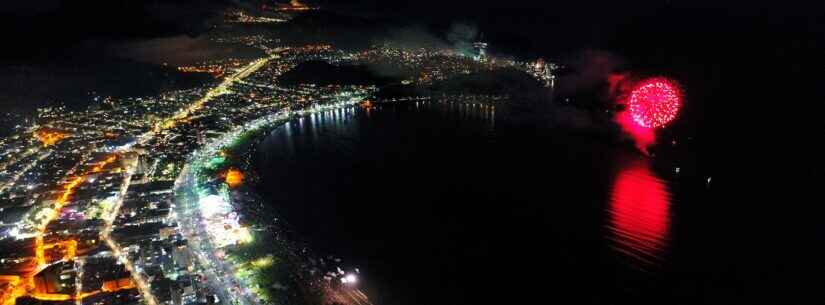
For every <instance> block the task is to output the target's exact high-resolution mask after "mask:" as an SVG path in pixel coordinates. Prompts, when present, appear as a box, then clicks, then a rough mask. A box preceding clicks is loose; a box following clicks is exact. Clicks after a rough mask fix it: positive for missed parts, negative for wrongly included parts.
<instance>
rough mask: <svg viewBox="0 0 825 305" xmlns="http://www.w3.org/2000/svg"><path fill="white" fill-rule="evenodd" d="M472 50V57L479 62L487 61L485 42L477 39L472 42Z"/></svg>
mask: <svg viewBox="0 0 825 305" xmlns="http://www.w3.org/2000/svg"><path fill="white" fill-rule="evenodd" d="M473 50H474V51H475V54H474V55H473V59H475V60H476V61H480V62H486V61H487V43H486V42H482V41H477V42H475V43H473Z"/></svg>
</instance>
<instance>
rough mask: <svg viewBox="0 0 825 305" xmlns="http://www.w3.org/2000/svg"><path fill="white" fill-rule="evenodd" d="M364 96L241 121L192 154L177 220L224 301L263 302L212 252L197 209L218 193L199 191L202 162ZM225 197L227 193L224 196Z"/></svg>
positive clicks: (180, 186)
mask: <svg viewBox="0 0 825 305" xmlns="http://www.w3.org/2000/svg"><path fill="white" fill-rule="evenodd" d="M362 98H363V96H355V97H353V98H352V99H350V100H349V101H347V102H339V103H336V104H332V105H324V106H318V105H316V106H315V107H313V108H312V109H310V110H299V111H289V110H287V111H280V112H277V113H275V114H271V115H268V116H265V117H263V118H259V119H256V120H253V121H251V122H248V123H247V124H244V125H243V126H240V127H238V128H236V129H233V130H232V131H229V132H226V133H224V134H222V135H221V136H219V137H218V138H217V139H214V140H212V141H210V142H208V143H207V144H205V145H203V146H201V148H200V149H198V150H196V151H195V152H194V153H192V154H191V155H190V156H189V158H188V159H187V162H186V164H185V165H184V168H183V169H182V170H181V172H180V174H179V175H178V177H177V179H176V180H175V187H174V194H175V210H176V212H177V214H178V221H179V222H180V227H181V228H182V230H181V233H182V235H183V236H184V237H185V238H186V239H188V240H189V241H190V243H191V244H192V247H190V248H189V249H190V251H192V254H193V255H194V256H195V257H197V261H198V262H199V263H198V268H201V269H202V271H203V272H204V274H205V275H207V278H208V279H209V285H210V286H211V287H212V288H213V290H214V291H216V292H218V293H219V295H220V297H221V298H222V299H223V300H232V302H233V303H234V304H252V305H259V304H262V303H263V302H262V300H261V299H260V296H259V295H257V294H256V293H254V292H253V291H252V290H250V289H249V286H250V285H252V283H247V282H244V281H243V279H240V278H239V277H238V276H237V274H236V272H235V271H236V270H237V267H238V266H236V265H234V264H232V263H231V262H229V261H228V260H226V259H223V258H218V257H216V255H215V252H216V251H215V249H216V247H215V242H214V240H213V238H214V237H213V236H210V235H209V234H208V232H207V230H206V228H205V225H204V221H203V220H204V219H203V215H202V212H201V210H200V201H201V199H203V198H205V197H206V196H216V195H217V196H220V194H216V193H218V192H216V191H215V190H211V191H208V190H202V189H199V187H198V186H199V185H200V184H201V183H203V182H206V181H201V180H202V178H203V177H200V175H201V174H203V165H204V164H205V163H206V162H207V161H208V160H209V159H210V158H212V157H215V156H216V155H218V154H220V152H221V151H222V150H223V149H225V148H227V147H229V146H232V145H233V144H236V141H237V140H239V139H241V138H243V137H244V136H246V135H248V134H250V133H253V132H257V131H262V130H265V129H272V128H276V127H278V126H281V125H282V124H284V123H286V122H288V121H290V120H292V119H294V118H299V117H303V116H306V115H310V114H314V113H316V112H324V111H329V110H335V109H340V108H346V107H352V106H354V105H356V104H358V103H360V102H361V100H362ZM225 197H228V196H225ZM225 200H226V201H227V203H229V204H232V202H231V199H230V198H225Z"/></svg>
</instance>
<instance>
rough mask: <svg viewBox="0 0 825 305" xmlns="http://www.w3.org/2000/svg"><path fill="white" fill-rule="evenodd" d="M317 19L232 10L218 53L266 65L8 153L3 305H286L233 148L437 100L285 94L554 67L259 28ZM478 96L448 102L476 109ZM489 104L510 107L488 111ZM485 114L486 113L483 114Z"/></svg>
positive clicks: (370, 89)
mask: <svg viewBox="0 0 825 305" xmlns="http://www.w3.org/2000/svg"><path fill="white" fill-rule="evenodd" d="M315 9H318V8H316V7H310V6H306V5H303V4H301V3H298V2H296V1H293V3H292V4H291V5H282V6H273V7H271V8H266V10H265V12H266V14H262V13H260V12H247V11H243V10H232V11H229V12H227V13H226V14H225V20H224V21H225V26H226V28H225V29H224V30H225V32H221V30H222V29H220V28H219V29H217V30H216V32H215V33H213V34H212V35H211V38H210V39H211V41H212V42H214V43H218V44H221V43H224V44H241V45H245V46H248V47H254V48H256V49H258V50H261V51H262V52H263V54H265V55H264V56H263V57H261V58H257V59H245V58H222V59H212V60H209V61H205V62H203V63H201V64H198V65H186V66H179V67H175V68H176V69H177V70H178V71H180V72H183V73H207V74H209V75H211V76H212V77H213V78H214V81H213V82H209V83H207V84H205V85H203V86H200V87H197V88H191V89H182V90H174V91H169V92H164V93H162V94H160V95H157V96H142V97H108V96H105V97H99V98H100V103H99V104H98V105H95V106H94V107H89V108H88V109H86V110H82V111H70V110H67V109H65V108H63V107H48V108H42V109H39V110H38V111H37V113H36V116H35V117H34V118H33V119H32V120H27V121H25V122H20V124H19V125H18V126H17V128H15V129H14V133H13V134H12V135H11V136H8V137H6V138H3V139H0V302H2V304H3V305H11V304H39V303H41V302H45V303H50V304H51V303H53V304H77V305H81V304H140V303H142V304H150V305H155V304H169V305H172V304H175V305H180V304H281V303H283V302H284V300H285V299H284V298H283V297H281V296H279V295H278V293H279V291H283V290H284V289H283V288H282V287H281V284H280V282H277V281H274V280H273V279H271V277H270V276H268V275H267V274H266V273H267V272H270V271H271V266H272V265H273V264H279V263H281V262H282V261H283V260H285V259H287V258H284V257H280V256H279V255H273V254H261V255H258V256H254V255H246V254H243V253H242V252H240V251H238V250H237V249H238V247H240V246H243V245H244V244H249V243H254V242H255V240H256V238H257V237H258V233H256V232H257V231H256V229H255V225H254V224H250V223H249V222H247V221H246V220H245V219H244V216H243V215H242V213H239V209H238V207H237V205H238V204H239V203H238V202H235V200H233V196H232V192H233V190H234V189H235V188H236V187H238V186H239V185H241V184H243V182H244V179H245V177H244V172H243V171H242V170H241V169H238V168H235V167H233V166H232V165H231V162H230V160H231V158H232V157H233V156H231V153H230V150H231V147H233V146H235V145H238V143H239V142H241V141H243V140H244V139H245V138H246V136H247V135H248V134H250V133H253V132H255V131H259V130H266V129H267V128H271V127H273V126H276V125H278V124H280V123H283V122H286V121H288V120H292V119H299V118H301V117H306V116H312V115H315V114H316V113H319V112H327V113H331V115H333V116H334V115H341V113H342V111H345V110H346V109H348V108H349V107H373V105H374V104H376V103H381V102H402V101H411V100H424V99H430V98H431V97H430V96H426V95H412V96H392V97H379V96H377V93H378V92H379V90H380V89H381V88H379V86H377V85H369V84H367V85H361V84H357V85H356V84H309V83H303V84H281V83H279V81H280V77H281V76H282V75H283V74H285V73H287V72H289V71H291V70H293V69H294V68H295V67H297V66H299V65H301V64H302V63H306V62H316V61H322V62H325V63H328V64H330V65H332V66H341V65H356V66H357V65H380V64H389V65H393V66H394V67H396V68H397V69H399V70H402V71H403V75H406V76H407V77H405V78H404V79H401V80H400V81H399V84H398V85H404V86H428V85H432V84H433V83H434V82H437V81H440V80H445V79H448V78H450V77H454V76H456V75H469V74H473V73H478V72H483V71H492V70H496V69H505V68H506V69H515V70H518V71H523V72H525V73H526V74H527V75H529V76H531V77H533V78H534V79H536V81H538V82H540V83H541V84H543V85H544V86H546V87H552V86H554V83H555V76H554V75H553V72H554V70H555V69H557V67H556V66H555V65H554V64H552V63H550V62H545V61H544V60H541V59H538V60H535V61H530V62H521V61H516V60H512V59H497V58H494V57H492V56H489V55H488V54H487V53H486V51H485V49H486V47H487V45H486V43H484V42H476V43H474V44H473V48H474V51H473V54H463V53H462V52H458V51H456V50H452V49H448V48H444V49H433V48H418V49H410V48H397V47H393V46H392V45H389V44H376V45H374V46H373V47H371V48H368V49H364V50H361V51H357V52H353V51H345V50H342V49H337V48H336V47H335V46H333V45H329V44H312V45H295V44H293V43H290V42H288V41H284V40H282V39H279V38H278V37H266V36H264V35H261V34H260V33H252V34H238V33H239V31H237V30H232V31H230V30H226V29H233V27H237V26H248V25H250V24H256V25H261V24H263V25H267V26H278V25H279V24H283V23H288V22H290V19H291V18H293V17H294V16H295V15H296V14H300V13H302V12H304V11H310V10H315ZM477 99H478V98H476V97H473V96H465V95H460V96H459V95H455V96H449V97H446V98H442V99H441V100H444V101H450V102H456V101H457V102H459V103H468V104H476V103H478V104H479V105H480V104H481V102H479V101H477ZM485 99H487V100H490V101H499V100H503V99H506V97H503V96H486V97H485ZM485 107H487V105H485ZM315 276H316V278H306V279H305V280H306V281H307V282H313V283H321V284H313V285H310V286H312V287H315V289H317V290H318V291H320V293H321V294H323V295H324V296H323V298H324V300H326V302H329V303H341V304H344V303H346V304H359V305H360V304H371V302H370V301H369V298H368V296H367V295H365V294H364V293H363V292H361V291H360V290H358V289H357V286H355V285H352V284H354V283H355V282H356V281H357V274H356V273H355V272H352V271H344V270H340V269H339V271H338V272H326V273H323V274H315Z"/></svg>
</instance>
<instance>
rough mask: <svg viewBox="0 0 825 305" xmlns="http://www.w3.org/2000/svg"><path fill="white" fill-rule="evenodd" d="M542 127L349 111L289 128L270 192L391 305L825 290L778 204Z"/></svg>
mask: <svg viewBox="0 0 825 305" xmlns="http://www.w3.org/2000/svg"><path fill="white" fill-rule="evenodd" d="M539 126H543V125H541V124H534V123H531V122H521V121H518V120H512V119H496V118H495V115H494V114H493V113H492V111H490V109H488V108H481V109H479V108H468V107H455V106H453V107H445V106H443V105H441V104H437V103H436V102H430V103H423V102H422V103H418V104H415V103H410V104H405V105H395V106H381V107H380V108H378V109H372V110H363V109H354V108H353V109H348V110H338V111H335V112H330V113H325V114H320V115H316V116H314V117H307V118H303V119H300V120H296V121H293V122H291V123H288V124H287V125H285V126H281V127H279V128H277V129H275V130H273V131H272V133H271V134H269V135H268V136H267V138H266V139H264V140H263V141H262V142H261V143H260V144H259V145H258V147H257V148H256V153H255V154H254V156H253V161H254V164H255V165H254V167H255V171H256V172H258V174H259V175H260V176H261V177H260V178H261V179H260V181H259V183H258V185H257V186H256V187H255V188H256V190H257V192H258V193H259V194H260V195H261V196H262V197H263V198H264V199H265V201H266V202H268V203H269V204H271V205H272V207H273V209H272V210H273V211H274V213H277V214H278V215H275V217H278V218H279V219H282V220H283V221H285V222H286V223H287V224H288V226H289V227H290V228H292V229H293V230H294V231H295V232H297V234H298V235H299V236H301V237H302V239H305V241H306V242H308V243H309V244H310V246H311V248H312V249H313V250H314V251H315V252H317V254H318V255H334V256H336V257H341V258H343V260H344V263H345V264H346V265H348V266H351V267H358V268H360V270H361V281H360V282H359V285H360V287H361V288H362V290H364V291H366V292H367V293H368V294H369V295H370V297H371V299H372V300H373V301H374V303H375V304H404V305H413V304H415V305H417V304H536V303H542V304H550V303H561V304H582V303H595V304H624V303H634V304H639V303H651V304H652V303H656V304H697V303H707V304H732V303H738V304H778V303H783V304H784V303H812V302H810V301H811V300H817V295H818V294H817V291H820V289H821V288H822V287H823V286H822V283H823V280H822V278H821V277H819V276H817V274H822V273H821V272H820V271H822V270H823V269H821V266H822V264H821V263H819V261H818V259H816V258H815V257H814V255H813V254H812V253H805V252H801V251H797V250H795V249H797V248H796V247H793V245H794V243H795V239H793V238H792V237H791V238H789V237H788V236H789V235H787V234H785V232H786V231H785V230H786V229H785V228H783V227H782V226H777V225H776V223H773V224H772V223H771V222H770V221H769V220H770V219H771V216H770V212H769V211H767V210H765V209H751V208H748V206H749V205H748V204H747V203H742V202H717V200H714V198H715V197H714V187H715V185H714V184H713V183H711V184H708V183H707V181H706V177H704V176H701V175H695V173H693V174H692V173H691V171H690V170H688V169H686V168H680V173H677V172H676V169H675V166H674V165H673V164H680V163H679V162H678V161H679V160H664V159H663V158H648V157H644V156H642V155H640V154H638V153H637V152H635V151H634V149H633V148H632V145H629V144H628V145H625V144H617V143H619V142H617V141H609V140H606V139H604V137H596V136H591V135H588V133H581V132H575V131H570V130H561V129H547V128H543V127H539ZM766 220H768V221H766ZM774 221H776V220H775V219H774ZM800 261H802V262H804V263H798V262H800ZM800 267H801V268H800ZM813 303H815V302H813Z"/></svg>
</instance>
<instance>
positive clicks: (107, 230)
mask: <svg viewBox="0 0 825 305" xmlns="http://www.w3.org/2000/svg"><path fill="white" fill-rule="evenodd" d="M283 50H286V49H278V50H276V52H274V53H273V54H272V55H270V56H269V57H265V58H261V59H258V60H255V61H253V62H251V63H250V64H248V65H247V66H245V67H244V68H242V69H241V70H239V71H238V72H237V73H235V74H233V75H231V76H228V77H226V78H225V79H224V80H223V81H222V82H221V83H220V84H219V85H218V86H216V87H214V88H212V89H210V90H209V91H207V92H206V94H205V95H204V96H203V97H202V98H200V99H198V100H197V101H195V102H194V103H192V104H191V105H190V106H189V107H187V108H185V109H182V110H181V111H179V112H178V113H176V114H175V115H174V116H172V117H171V118H168V119H166V120H164V121H163V123H161V124H158V125H156V126H155V128H154V129H153V130H151V131H149V132H146V133H144V134H143V135H141V136H140V137H139V139H138V141H137V142H138V143H140V144H145V143H146V142H148V141H149V140H151V139H152V138H154V137H155V136H156V135H157V134H158V133H159V132H160V131H162V130H164V129H168V128H171V127H174V126H175V125H176V124H177V123H178V122H180V121H181V120H183V119H186V118H187V117H189V115H191V114H192V113H194V112H196V111H198V110H199V109H201V108H203V106H204V104H206V103H207V102H209V101H211V100H212V99H213V98H215V97H216V96H219V95H221V94H224V93H227V92H229V87H231V86H232V84H234V83H235V82H236V81H239V80H242V79H244V78H246V77H247V76H249V75H250V74H252V73H253V72H255V71H257V70H258V69H260V68H261V67H263V66H264V65H266V64H267V63H268V62H269V61H270V60H272V59H276V58H278V57H279V55H278V53H280V52H282V51H283ZM132 161H134V160H132ZM135 165H136V162H131V166H130V167H129V168H128V169H127V177H126V179H125V180H124V183H123V185H122V187H121V191H120V193H119V195H118V196H117V201H116V203H115V205H114V207H113V209H112V211H111V212H110V213H109V214H108V215H107V217H106V219H105V221H106V226H105V227H104V230H103V232H102V234H101V237H102V238H103V240H104V241H105V242H106V244H107V245H109V247H110V248H112V252H113V253H114V255H115V256H116V257H117V258H118V259H119V260H120V261H121V262H122V263H123V264H124V266H125V267H126V270H128V271H129V273H130V274H131V276H132V281H133V282H134V283H135V285H136V287H137V288H138V290H139V291H140V293H141V295H142V296H143V298H144V299H145V300H146V303H147V304H149V305H156V304H157V301H156V298H155V296H154V295H153V294H152V292H151V289H150V287H149V285H148V284H147V283H146V280H145V279H143V277H141V276H140V274H139V273H138V272H136V270H135V266H134V263H133V262H131V261H130V260H129V259H128V256H127V255H125V253H123V250H122V248H121V247H120V246H119V245H118V244H117V242H115V241H114V240H113V239H112V238H111V232H112V230H113V223H114V221H115V219H116V218H117V215H118V213H119V212H120V207H121V206H122V205H123V200H124V197H125V196H126V192H127V190H128V189H129V185H130V184H131V176H132V173H133V172H134V169H135ZM198 257H201V256H198ZM210 275H211V276H208V277H207V278H212V279H219V281H221V282H223V279H222V277H216V276H214V274H210ZM229 299H230V298H228V297H227V298H225V300H229ZM247 304H250V303H247Z"/></svg>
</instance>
